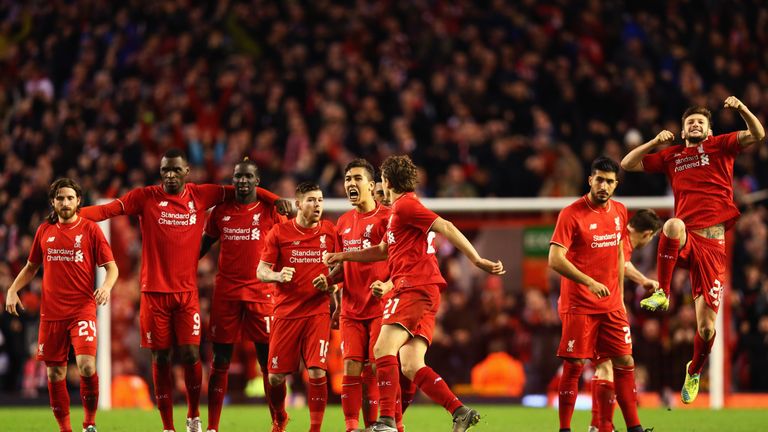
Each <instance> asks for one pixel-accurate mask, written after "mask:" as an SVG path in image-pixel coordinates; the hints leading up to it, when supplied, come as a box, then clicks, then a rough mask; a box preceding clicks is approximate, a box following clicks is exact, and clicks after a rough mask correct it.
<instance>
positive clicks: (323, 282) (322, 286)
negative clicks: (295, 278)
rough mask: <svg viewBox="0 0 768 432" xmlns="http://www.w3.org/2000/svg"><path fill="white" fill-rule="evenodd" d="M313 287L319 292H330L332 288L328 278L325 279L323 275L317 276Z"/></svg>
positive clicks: (313, 280)
mask: <svg viewBox="0 0 768 432" xmlns="http://www.w3.org/2000/svg"><path fill="white" fill-rule="evenodd" d="M312 285H314V286H315V288H317V290H318V291H322V292H328V291H329V290H330V286H329V285H328V278H327V277H325V275H324V274H322V273H321V274H319V275H317V277H316V278H314V279H312Z"/></svg>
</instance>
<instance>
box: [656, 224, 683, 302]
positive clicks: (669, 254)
mask: <svg viewBox="0 0 768 432" xmlns="http://www.w3.org/2000/svg"><path fill="white" fill-rule="evenodd" d="M679 253H680V240H678V239H673V238H669V237H667V236H666V235H664V232H663V231H662V232H661V234H659V250H658V256H657V260H656V265H657V266H658V275H659V288H661V289H663V290H664V293H665V294H666V295H667V297H669V285H670V283H672V273H673V272H674V271H675V264H676V263H677V256H678V254H679Z"/></svg>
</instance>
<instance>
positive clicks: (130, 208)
mask: <svg viewBox="0 0 768 432" xmlns="http://www.w3.org/2000/svg"><path fill="white" fill-rule="evenodd" d="M118 201H119V202H120V204H121V205H122V206H123V213H125V214H127V215H137V214H141V213H142V212H143V210H144V204H145V203H146V201H147V193H146V189H145V188H137V189H133V190H132V191H130V192H128V193H127V194H125V195H123V196H122V197H120V198H118Z"/></svg>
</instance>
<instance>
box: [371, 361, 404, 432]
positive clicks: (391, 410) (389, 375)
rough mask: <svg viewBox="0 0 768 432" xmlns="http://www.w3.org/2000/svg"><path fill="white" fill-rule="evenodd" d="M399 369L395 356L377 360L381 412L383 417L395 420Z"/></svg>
mask: <svg viewBox="0 0 768 432" xmlns="http://www.w3.org/2000/svg"><path fill="white" fill-rule="evenodd" d="M398 373H399V367H398V362H397V357H396V356H393V355H388V356H383V357H379V358H377V359H376V378H377V379H378V384H379V412H380V415H381V416H382V417H391V418H395V401H396V400H397V388H398V384H397V383H398V381H397V380H398V375H397V374H398Z"/></svg>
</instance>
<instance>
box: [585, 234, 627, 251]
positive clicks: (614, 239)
mask: <svg viewBox="0 0 768 432" xmlns="http://www.w3.org/2000/svg"><path fill="white" fill-rule="evenodd" d="M620 240H621V235H620V234H619V233H613V234H595V235H593V236H592V245H591V246H592V249H596V248H604V247H611V246H618V245H619V241H620Z"/></svg>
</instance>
